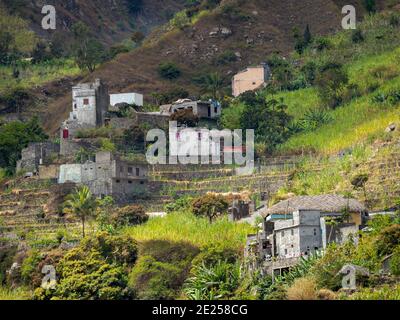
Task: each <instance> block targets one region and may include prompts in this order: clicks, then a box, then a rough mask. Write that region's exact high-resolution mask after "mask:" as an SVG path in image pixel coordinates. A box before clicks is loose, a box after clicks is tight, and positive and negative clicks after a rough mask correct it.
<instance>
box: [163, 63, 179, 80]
mask: <svg viewBox="0 0 400 320" xmlns="http://www.w3.org/2000/svg"><path fill="white" fill-rule="evenodd" d="M158 73H159V75H160V76H161V77H162V78H164V79H168V80H174V79H177V78H179V77H180V76H181V70H180V69H179V67H178V66H177V65H176V64H175V63H173V62H165V63H161V64H160V65H159V66H158Z"/></svg>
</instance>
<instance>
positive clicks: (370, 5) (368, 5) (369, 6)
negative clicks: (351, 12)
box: [363, 0, 376, 13]
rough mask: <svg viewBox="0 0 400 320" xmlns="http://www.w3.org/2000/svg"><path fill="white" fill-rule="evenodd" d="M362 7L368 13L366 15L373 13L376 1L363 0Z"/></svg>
mask: <svg viewBox="0 0 400 320" xmlns="http://www.w3.org/2000/svg"><path fill="white" fill-rule="evenodd" d="M363 5H364V8H365V10H367V11H368V13H374V12H375V11H376V1H375V0H364V1H363Z"/></svg>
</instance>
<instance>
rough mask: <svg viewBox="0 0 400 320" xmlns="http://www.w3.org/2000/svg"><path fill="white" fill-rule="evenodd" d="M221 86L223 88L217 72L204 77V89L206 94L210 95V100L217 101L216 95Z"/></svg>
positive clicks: (222, 81)
mask: <svg viewBox="0 0 400 320" xmlns="http://www.w3.org/2000/svg"><path fill="white" fill-rule="evenodd" d="M223 86H224V80H223V79H222V78H221V76H220V75H219V74H218V73H217V72H214V73H210V74H208V75H207V76H206V79H205V89H206V90H207V93H209V94H211V95H212V98H213V99H214V100H217V98H218V95H219V93H220V91H221V89H222V88H223Z"/></svg>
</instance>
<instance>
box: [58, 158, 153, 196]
mask: <svg viewBox="0 0 400 320" xmlns="http://www.w3.org/2000/svg"><path fill="white" fill-rule="evenodd" d="M147 171H148V168H147V165H144V164H140V163H136V162H129V161H123V160H121V159H120V158H119V157H118V156H115V155H113V154H112V153H111V152H98V153H97V154H96V158H95V161H88V162H86V163H83V164H65V165H62V166H61V167H60V174H59V179H58V183H59V184H64V183H71V182H73V183H76V184H83V185H87V186H88V187H89V188H90V190H91V192H92V193H93V194H94V195H96V196H98V197H104V196H108V195H109V196H113V197H114V198H115V199H117V200H118V199H130V198H133V197H135V196H137V195H139V194H141V193H143V192H144V190H145V187H146V185H147V182H148V175H147Z"/></svg>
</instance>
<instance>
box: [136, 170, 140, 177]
mask: <svg viewBox="0 0 400 320" xmlns="http://www.w3.org/2000/svg"><path fill="white" fill-rule="evenodd" d="M136 176H137V177H139V176H140V169H139V168H136Z"/></svg>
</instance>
